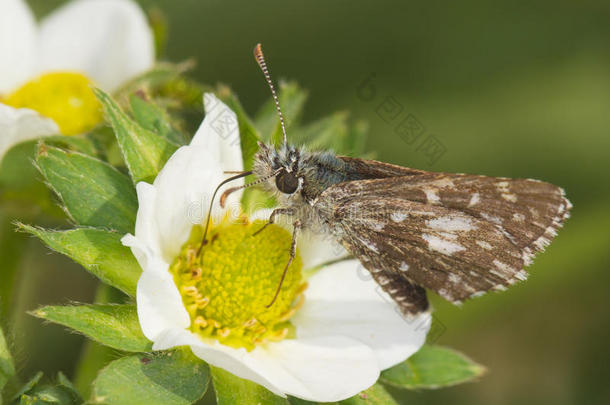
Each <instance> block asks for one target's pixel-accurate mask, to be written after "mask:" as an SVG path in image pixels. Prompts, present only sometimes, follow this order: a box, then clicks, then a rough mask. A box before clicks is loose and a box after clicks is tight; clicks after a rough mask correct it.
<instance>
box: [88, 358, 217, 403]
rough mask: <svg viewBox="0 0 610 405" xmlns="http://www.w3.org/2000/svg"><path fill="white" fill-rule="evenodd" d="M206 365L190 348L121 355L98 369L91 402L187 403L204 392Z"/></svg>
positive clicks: (207, 376) (206, 374) (193, 400)
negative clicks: (121, 356)
mask: <svg viewBox="0 0 610 405" xmlns="http://www.w3.org/2000/svg"><path fill="white" fill-rule="evenodd" d="M209 377H210V373H209V369H208V366H207V365H206V364H205V363H203V362H202V361H200V360H198V359H196V358H194V356H193V355H192V354H191V353H190V351H186V350H176V351H168V352H161V353H157V354H141V355H133V356H128V357H123V358H121V359H119V360H115V361H113V362H112V363H110V364H109V365H108V366H107V367H106V368H104V369H103V370H102V371H100V374H99V375H98V377H97V378H96V379H95V381H94V382H93V394H92V396H91V400H90V402H92V403H96V404H102V403H103V404H109V405H119V404H125V405H137V404H143V405H157V404H159V405H187V404H191V403H193V402H195V401H197V400H198V399H199V398H201V397H202V396H203V394H204V393H205V391H206V390H207V387H208V382H209Z"/></svg>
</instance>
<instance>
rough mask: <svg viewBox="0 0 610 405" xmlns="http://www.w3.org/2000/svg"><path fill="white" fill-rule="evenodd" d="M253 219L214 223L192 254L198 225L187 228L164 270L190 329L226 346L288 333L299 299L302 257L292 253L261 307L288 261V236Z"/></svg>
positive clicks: (249, 346) (250, 345) (197, 240)
mask: <svg viewBox="0 0 610 405" xmlns="http://www.w3.org/2000/svg"><path fill="white" fill-rule="evenodd" d="M263 225H264V222H262V221H255V222H254V223H251V224H250V223H247V222H246V221H244V222H242V223H228V222H227V221H225V222H222V223H220V224H219V225H218V226H215V227H213V228H212V229H211V232H209V235H208V243H207V244H206V245H204V246H203V248H202V249H201V253H200V254H199V255H198V254H197V250H198V249H199V245H200V241H201V227H199V226H196V227H194V228H193V232H192V233H191V238H189V241H188V242H187V243H186V244H185V245H184V246H183V248H182V251H181V253H180V255H179V257H178V258H177V259H176V260H175V261H174V263H173V264H172V265H171V266H170V272H171V273H172V275H173V276H174V281H175V282H176V285H177V286H178V290H179V291H180V294H181V295H182V301H183V303H184V306H185V308H186V310H187V311H188V313H189V315H190V317H191V326H190V329H191V331H192V332H194V333H196V334H198V335H199V336H201V337H202V338H204V339H206V338H212V339H216V340H218V341H219V342H220V343H223V344H225V345H228V346H232V347H245V348H246V349H247V350H252V349H254V347H255V346H256V345H258V344H262V343H265V342H268V341H278V340H282V339H284V338H286V337H291V336H294V328H293V326H292V324H291V323H290V317H291V316H292V315H293V314H294V313H295V311H296V310H297V309H298V307H299V306H300V305H301V304H302V303H303V294H302V292H303V290H304V289H305V288H306V284H305V283H302V282H301V268H302V261H301V258H300V257H299V255H298V254H297V256H296V257H295V259H294V260H293V262H292V264H291V265H290V267H289V268H288V271H287V273H286V278H285V279H284V283H283V285H282V289H281V290H280V293H279V295H278V297H277V299H276V301H275V303H274V304H273V305H271V306H270V307H269V308H267V305H269V303H270V302H271V301H272V299H273V296H274V295H275V292H276V290H277V287H278V285H279V283H280V278H281V276H282V272H283V271H284V268H285V267H286V264H287V263H288V258H289V252H290V243H291V235H290V233H289V232H287V231H286V230H285V229H283V228H281V227H279V226H276V225H269V226H268V227H267V228H266V229H265V230H264V231H262V232H260V233H258V234H256V235H253V234H254V233H255V232H256V231H257V230H259V229H260V228H261V227H262V226H263Z"/></svg>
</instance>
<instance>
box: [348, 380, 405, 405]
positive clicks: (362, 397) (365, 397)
mask: <svg viewBox="0 0 610 405" xmlns="http://www.w3.org/2000/svg"><path fill="white" fill-rule="evenodd" d="M339 403H340V404H342V405H397V402H396V401H395V400H394V398H392V396H391V395H390V394H389V393H388V392H387V391H386V389H385V388H384V387H383V386H382V385H381V384H379V383H377V384H375V385H373V386H372V387H370V388H368V389H366V390H364V391H362V392H361V393H360V394H358V395H354V396H353V397H351V398H349V399H346V400H344V401H341V402H339Z"/></svg>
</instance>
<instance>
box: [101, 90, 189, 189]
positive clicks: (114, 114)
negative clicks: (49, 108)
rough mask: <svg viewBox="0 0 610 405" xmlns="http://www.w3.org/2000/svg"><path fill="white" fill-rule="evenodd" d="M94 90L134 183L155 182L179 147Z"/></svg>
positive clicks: (103, 94)
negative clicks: (130, 116) (143, 125)
mask: <svg viewBox="0 0 610 405" xmlns="http://www.w3.org/2000/svg"><path fill="white" fill-rule="evenodd" d="M94 91H95V95H96V96H97V98H98V100H99V101H100V103H102V106H103V107H104V113H105V115H106V119H107V120H108V122H109V123H110V125H111V126H112V128H113V129H114V134H115V136H116V138H117V141H118V143H119V147H120V148H121V153H122V154H123V159H124V160H125V163H126V164H127V168H128V169H129V173H130V174H131V178H132V180H133V182H134V184H136V183H138V182H140V181H146V182H149V183H151V182H152V181H153V180H154V179H155V177H156V176H157V173H159V170H161V168H162V167H163V165H165V162H166V161H167V159H169V157H170V156H171V155H172V153H174V151H175V150H176V149H178V145H176V144H175V143H172V142H170V141H169V140H168V139H166V138H164V137H162V136H160V135H157V134H156V133H154V132H153V131H150V130H147V129H145V128H142V127H141V126H140V125H139V124H138V123H136V122H135V121H133V120H132V119H131V118H129V116H127V114H125V113H124V112H123V110H121V108H120V107H119V106H118V104H117V103H116V102H115V101H114V100H113V99H112V98H111V97H110V96H109V95H108V94H106V93H104V92H103V91H101V90H99V89H95V90H94Z"/></svg>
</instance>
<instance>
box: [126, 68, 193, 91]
mask: <svg viewBox="0 0 610 405" xmlns="http://www.w3.org/2000/svg"><path fill="white" fill-rule="evenodd" d="M193 65H194V63H193V61H186V62H182V63H169V62H162V63H157V64H156V65H155V66H154V67H153V68H152V69H150V70H148V71H146V72H144V73H142V74H141V75H139V76H137V77H135V78H133V79H131V80H130V81H129V82H127V83H126V84H124V85H123V86H121V88H120V89H119V90H118V91H117V92H115V94H117V97H118V98H119V99H122V98H123V97H125V96H126V95H129V94H133V93H135V92H136V91H138V90H140V89H146V90H150V91H151V92H155V91H156V90H157V89H159V88H161V87H163V86H166V85H168V83H171V82H173V81H174V80H176V79H177V78H179V77H180V75H181V74H182V73H184V72H186V71H188V70H189V69H191V68H192V67H193Z"/></svg>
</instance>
